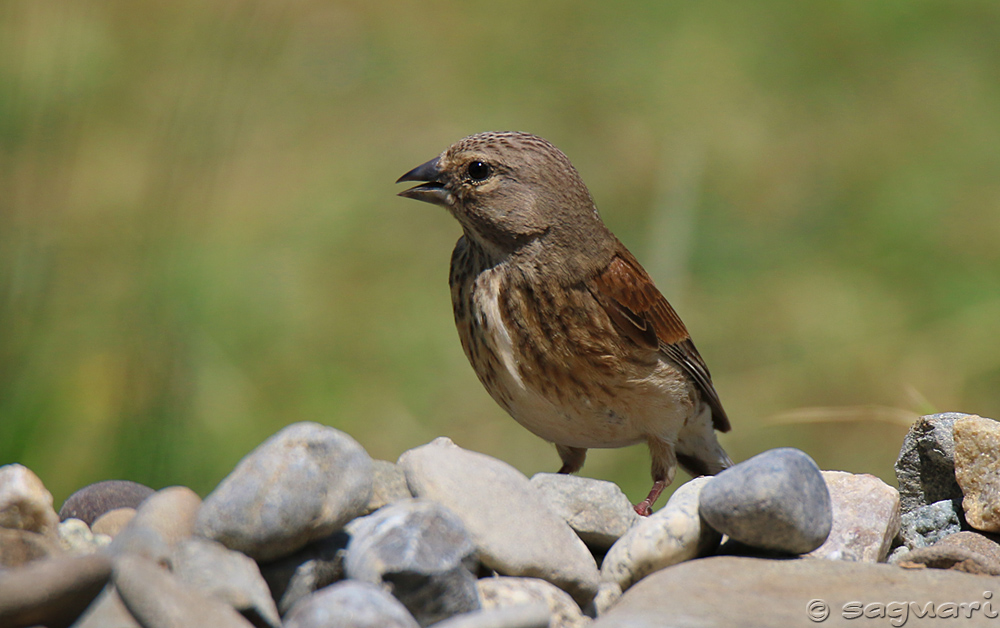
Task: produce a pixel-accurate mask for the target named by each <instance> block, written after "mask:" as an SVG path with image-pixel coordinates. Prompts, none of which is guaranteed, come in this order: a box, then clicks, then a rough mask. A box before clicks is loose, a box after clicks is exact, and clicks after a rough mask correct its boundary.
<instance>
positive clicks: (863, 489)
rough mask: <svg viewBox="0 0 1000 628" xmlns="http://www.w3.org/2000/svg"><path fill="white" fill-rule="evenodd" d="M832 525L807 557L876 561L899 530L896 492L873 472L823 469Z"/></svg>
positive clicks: (882, 556)
mask: <svg viewBox="0 0 1000 628" xmlns="http://www.w3.org/2000/svg"><path fill="white" fill-rule="evenodd" d="M823 479H824V480H826V487H827V488H828V489H829V491H830V501H831V503H832V505H833V527H832V529H831V530H830V536H828V537H827V539H826V542H824V543H823V544H822V545H820V546H819V547H818V548H816V549H814V550H813V551H811V552H809V554H808V556H809V557H811V558H826V559H829V560H853V561H864V562H869V563H878V562H882V561H884V560H885V558H886V556H887V555H888V554H889V549H890V548H891V547H892V541H893V539H894V538H896V534H897V533H898V532H899V491H897V490H896V489H894V488H893V487H891V486H889V485H888V484H886V483H885V482H883V481H882V480H880V479H879V478H877V477H875V476H874V475H868V474H858V475H855V474H853V473H846V472H844V471H823Z"/></svg>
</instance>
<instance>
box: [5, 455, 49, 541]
mask: <svg viewBox="0 0 1000 628" xmlns="http://www.w3.org/2000/svg"><path fill="white" fill-rule="evenodd" d="M58 523H59V516H58V515H57V514H56V511H55V510H54V509H53V508H52V493H49V491H48V490H47V489H46V488H45V485H44V484H42V481H41V480H40V479H38V476H37V475H35V474H34V473H32V471H31V469H29V468H27V467H25V466H24V465H20V464H7V465H4V466H2V467H0V528H8V529H11V530H27V531H28V532H37V533H39V534H44V535H48V536H54V535H55V533H56V525H58Z"/></svg>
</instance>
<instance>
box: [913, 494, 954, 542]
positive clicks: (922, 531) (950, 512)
mask: <svg viewBox="0 0 1000 628" xmlns="http://www.w3.org/2000/svg"><path fill="white" fill-rule="evenodd" d="M961 531H962V525H961V521H960V519H959V516H958V510H957V508H956V507H955V502H954V501H953V500H950V499H945V500H942V501H939V502H937V503H934V504H929V505H927V506H922V507H920V508H917V509H915V510H911V511H910V512H907V513H903V515H902V516H901V517H900V526H899V536H900V539H901V540H902V541H903V545H904V546H906V547H907V548H908V549H911V550H912V549H917V548H919V547H927V546H929V545H934V544H935V543H937V542H938V541H940V540H941V539H943V538H944V537H946V536H949V535H952V534H955V533H956V532H961Z"/></svg>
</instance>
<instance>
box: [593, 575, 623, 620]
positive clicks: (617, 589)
mask: <svg viewBox="0 0 1000 628" xmlns="http://www.w3.org/2000/svg"><path fill="white" fill-rule="evenodd" d="M621 597H622V587H621V585H620V584H618V583H617V582H602V583H601V586H600V587H599V588H598V589H597V595H596V596H594V605H593V608H592V609H591V610H592V611H593V613H590V614H592V615H594V616H595V617H600V616H602V615H604V614H606V613H607V612H608V611H609V610H611V608H612V607H614V605H615V604H617V603H618V600H620V599H621Z"/></svg>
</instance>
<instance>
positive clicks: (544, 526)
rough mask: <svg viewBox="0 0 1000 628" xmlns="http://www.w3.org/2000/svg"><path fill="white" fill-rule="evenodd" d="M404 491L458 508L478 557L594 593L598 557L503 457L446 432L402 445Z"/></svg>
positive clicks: (504, 570)
mask: <svg viewBox="0 0 1000 628" xmlns="http://www.w3.org/2000/svg"><path fill="white" fill-rule="evenodd" d="M399 465H400V467H401V468H402V469H403V472H404V473H405V474H406V482H407V484H408V486H409V487H410V492H411V493H413V494H414V495H417V496H419V497H424V498H427V499H431V500H434V501H437V502H439V503H441V504H443V505H444V506H446V507H447V508H449V509H450V510H451V511H452V512H454V513H455V514H456V515H458V516H459V517H460V518H461V520H462V523H463V524H465V528H466V530H468V532H469V535H470V536H471V538H472V540H473V542H474V543H475V544H476V547H477V549H478V550H479V556H480V560H482V562H483V564H485V565H486V566H488V567H490V568H492V569H495V570H496V571H497V572H499V573H501V574H503V575H509V576H528V577H536V578H542V579H544V580H548V581H549V582H551V583H553V584H555V585H556V586H558V587H559V588H561V589H563V590H564V591H566V592H568V593H569V594H570V595H572V596H573V598H574V599H575V600H576V601H577V603H579V604H581V605H586V604H588V603H589V602H590V600H591V599H592V598H593V597H594V594H595V593H596V592H597V585H598V581H599V575H598V571H597V563H596V562H595V560H594V557H593V556H592V555H591V553H590V550H589V549H587V546H586V545H585V544H584V543H583V541H581V540H580V538H579V537H578V536H577V535H576V533H575V532H573V530H572V528H570V527H569V525H568V524H567V523H566V522H565V521H564V520H563V519H562V518H561V517H558V516H557V515H556V514H555V513H553V512H552V511H551V510H549V509H548V507H547V506H546V505H545V501H544V500H543V499H542V497H541V495H540V494H539V492H538V490H537V489H536V488H535V487H533V486H532V485H531V483H530V482H529V481H528V478H526V477H525V476H524V475H523V474H522V473H521V472H519V471H518V470H517V469H515V468H514V467H512V466H510V465H509V464H507V463H505V462H501V461H500V460H497V459H496V458H491V457H490V456H486V455H484V454H481V453H477V452H473V451H468V450H465V449H462V448H461V447H458V446H456V445H455V444H454V443H452V442H451V440H449V439H447V438H438V439H436V440H434V441H433V442H431V443H429V444H427V445H424V446H422V447H417V448H416V449H411V450H410V451H407V452H405V453H404V454H403V455H402V456H400V459H399Z"/></svg>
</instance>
